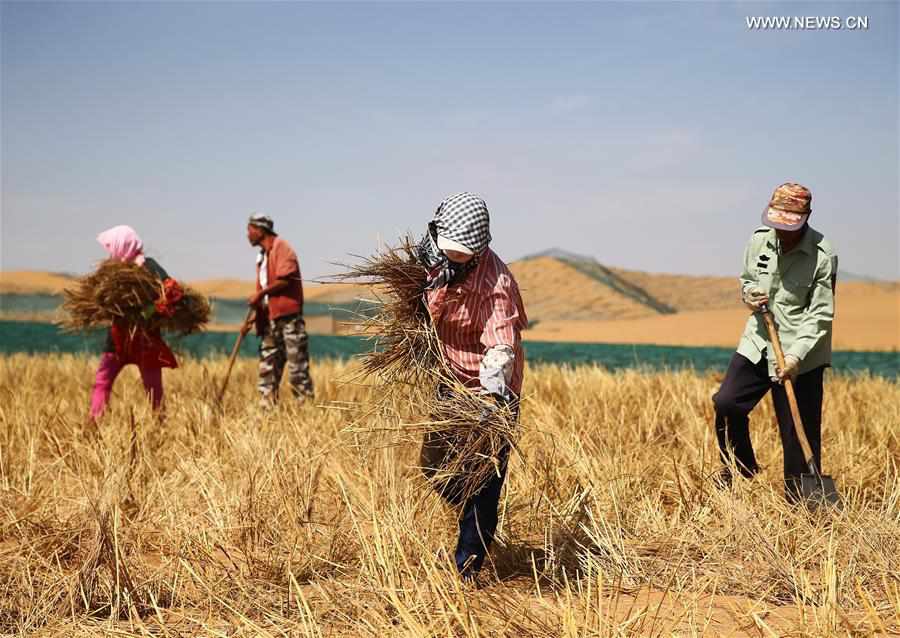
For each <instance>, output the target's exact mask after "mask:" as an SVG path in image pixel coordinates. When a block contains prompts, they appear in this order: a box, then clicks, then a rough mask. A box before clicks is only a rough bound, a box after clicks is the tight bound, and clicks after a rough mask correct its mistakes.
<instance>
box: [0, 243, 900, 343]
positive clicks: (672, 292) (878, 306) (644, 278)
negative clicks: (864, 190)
mask: <svg viewBox="0 0 900 638" xmlns="http://www.w3.org/2000/svg"><path fill="white" fill-rule="evenodd" d="M511 268H512V270H513V272H514V274H515V276H516V278H517V280H518V281H519V285H520V288H521V290H522V295H523V297H524V300H525V307H526V309H527V311H528V316H529V319H531V320H532V321H535V322H536V325H535V328H534V329H532V330H529V331H527V332H526V334H525V337H526V339H531V340H535V341H574V342H583V343H590V342H598V343H653V344H660V345H683V346H723V347H733V346H735V345H736V344H737V341H738V339H739V338H740V334H741V331H742V330H743V326H744V323H745V321H746V317H747V314H746V311H745V310H744V309H743V307H742V306H741V305H739V304H738V303H737V302H736V300H735V292H734V290H735V288H736V279H732V278H723V277H688V276H680V275H658V274H649V273H640V272H636V271H618V270H617V271H615V272H616V273H617V274H619V275H620V276H622V277H624V278H627V279H628V280H629V281H631V282H632V283H634V284H635V285H639V286H641V287H642V288H644V289H645V290H646V291H647V292H649V293H650V294H652V295H653V296H654V297H656V298H658V299H660V300H661V301H663V302H665V303H667V304H668V305H671V306H673V307H677V308H682V309H683V310H682V311H681V312H678V313H677V314H672V315H659V314H656V313H655V312H654V311H653V310H651V309H650V308H648V307H647V306H644V305H641V304H639V303H637V302H636V301H633V300H632V299H629V298H628V297H625V296H624V295H621V294H619V293H617V292H615V291H614V290H612V289H611V288H609V287H607V286H605V285H603V284H602V283H600V282H598V281H596V280H594V279H592V278H590V277H588V276H586V275H583V274H581V273H579V272H577V271H576V270H574V269H573V268H571V267H569V266H567V265H566V264H564V263H563V262H561V261H559V260H556V259H553V258H550V257H542V258H537V259H531V260H527V261H522V262H515V263H513V264H512V266H511ZM67 285H71V279H69V278H68V277H66V276H65V275H58V274H54V273H46V272H34V271H19V272H6V273H2V274H0V292H16V293H22V294H27V293H37V292H46V293H59V292H60V291H61V290H62V289H63V288H64V287H65V286H67ZM191 285H192V286H194V287H196V288H197V289H198V290H200V291H201V292H203V293H204V294H207V295H209V296H215V297H221V298H245V297H246V296H247V295H248V294H249V291H250V290H252V289H253V284H252V282H250V281H243V280H238V279H216V280H206V281H199V282H193V283H192V284H191ZM304 293H305V296H306V299H307V300H309V301H317V302H321V303H344V302H349V301H352V300H354V299H357V298H360V297H368V296H370V295H369V293H368V291H367V290H366V289H365V288H362V287H359V286H350V285H345V284H307V285H306V287H305V290H304ZM8 318H13V317H8ZM307 327H308V329H309V331H310V333H312V334H335V333H338V334H347V333H351V332H353V331H352V330H351V329H349V328H348V327H347V326H342V325H341V322H339V321H334V320H332V319H331V318H330V317H308V318H307ZM210 329H212V330H234V329H235V327H234V326H212V327H211V328H210ZM834 348H835V349H838V350H900V283H898V282H888V283H868V282H840V283H839V284H838V295H837V304H836V319H835V325H834Z"/></svg>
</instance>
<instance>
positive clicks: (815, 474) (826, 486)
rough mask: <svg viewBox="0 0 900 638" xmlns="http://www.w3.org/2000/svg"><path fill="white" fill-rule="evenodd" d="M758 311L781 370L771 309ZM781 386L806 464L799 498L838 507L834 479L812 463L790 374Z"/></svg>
mask: <svg viewBox="0 0 900 638" xmlns="http://www.w3.org/2000/svg"><path fill="white" fill-rule="evenodd" d="M761 311H762V315H763V319H764V320H765V322H766V328H768V330H769V340H770V341H771V342H772V348H774V350H775V361H777V362H778V367H779V368H780V369H782V370H784V350H782V348H781V340H780V339H779V338H778V328H777V327H776V326H775V319H774V318H773V317H772V312H771V311H770V310H769V307H768V306H766V305H764V306H763V307H762V308H761ZM784 390H785V393H786V394H787V399H788V405H790V407H791V417H793V421H794V431H795V432H796V433H797V439H798V440H799V441H800V447H801V448H803V456H804V458H805V459H806V465H807V467H809V474H802V475H801V476H800V493H801V494H802V496H803V500H804V501H805V503H806V506H807V507H809V508H810V509H816V508H817V507H818V506H820V505H833V506H835V507H837V508H840V507H841V496H840V494H838V491H837V487H836V486H835V484H834V479H833V478H831V477H830V476H827V475H823V474H822V473H821V472H819V467H818V465H816V458H815V456H814V455H813V451H812V448H811V447H810V445H809V440H807V438H806V430H805V429H804V428H803V421H802V420H801V419H800V408H799V407H798V406H797V395H796V394H794V382H793V381H792V380H791V378H790V377H785V378H784Z"/></svg>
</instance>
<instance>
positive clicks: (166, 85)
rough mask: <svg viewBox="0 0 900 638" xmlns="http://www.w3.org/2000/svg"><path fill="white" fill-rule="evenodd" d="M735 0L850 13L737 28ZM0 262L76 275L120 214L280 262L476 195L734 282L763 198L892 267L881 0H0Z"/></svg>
mask: <svg viewBox="0 0 900 638" xmlns="http://www.w3.org/2000/svg"><path fill="white" fill-rule="evenodd" d="M748 15H764V16H765V15H771V16H774V15H788V16H794V15H799V16H806V15H828V16H830V15H837V16H841V17H845V16H848V15H865V16H868V17H869V29H868V30H866V31H849V30H840V31H796V30H792V31H777V32H776V31H750V30H748V29H747V26H746V22H745V16H748ZM0 17H2V118H0V123H2V227H0V232H2V256H0V267H2V269H3V270H13V269H41V270H52V271H72V272H84V271H86V270H87V269H89V268H90V267H91V266H92V264H93V263H94V262H95V261H96V260H98V259H99V258H101V257H102V250H101V249H100V247H99V245H98V244H97V243H96V242H95V240H94V237H95V235H96V234H97V233H98V232H100V231H101V230H103V229H105V228H107V227H109V226H112V225H115V224H120V223H127V224H130V225H132V226H134V227H135V228H136V229H137V230H138V231H139V233H140V234H141V235H142V236H143V238H144V241H145V244H146V245H147V247H148V253H150V254H152V255H155V256H157V257H158V258H159V259H160V261H161V262H162V263H163V264H164V265H165V266H166V267H167V268H168V269H169V270H170V271H171V272H172V273H173V274H175V275H176V276H178V277H181V278H185V279H197V278H206V277H243V278H250V277H252V268H253V263H254V253H253V250H252V249H251V248H250V247H249V246H248V245H247V243H246V240H245V222H246V218H247V215H248V214H249V213H250V212H251V211H261V212H265V213H267V214H269V215H271V216H272V217H273V218H274V219H275V223H276V228H277V229H278V230H279V231H280V232H281V234H282V235H283V236H284V237H285V238H287V239H288V240H289V241H290V242H291V243H292V244H293V245H294V246H295V248H296V249H297V252H298V253H299V254H300V259H301V266H302V269H303V271H304V274H305V275H306V276H307V277H310V278H314V277H320V276H322V275H326V274H328V273H330V272H334V270H335V267H334V266H332V265H331V263H332V262H336V261H347V260H348V259H351V257H349V255H351V254H369V253H371V252H372V251H373V250H374V249H375V248H376V246H377V245H378V241H379V240H380V239H383V240H392V239H394V238H395V237H396V236H397V235H398V234H400V233H403V232H405V231H410V230H411V231H414V232H416V233H420V232H421V231H422V229H423V228H424V225H425V223H426V222H427V221H428V219H429V218H430V216H431V214H432V212H433V210H434V207H435V206H436V205H437V203H438V202H439V201H440V200H441V199H442V198H443V197H444V196H446V195H448V194H451V193H454V192H458V191H461V190H470V191H475V192H478V193H480V194H482V195H483V196H484V198H485V200H486V201H487V203H488V206H489V207H490V209H491V212H492V219H493V234H494V238H495V240H494V244H493V245H494V248H495V250H497V252H498V253H499V254H500V255H501V256H502V257H504V258H505V259H507V260H513V259H517V258H519V257H522V256H524V255H527V254H530V253H534V252H538V251H541V250H543V249H546V248H550V247H560V248H564V249H567V250H570V251H574V252H578V253H583V254H588V255H592V256H594V257H596V258H597V259H599V260H600V261H602V262H603V263H606V264H608V265H612V266H621V267H627V268H635V269H641V270H649V271H658V272H676V273H691V274H721V275H737V273H738V272H739V269H740V260H741V251H742V249H743V245H744V243H745V242H746V240H747V238H748V236H749V235H750V233H751V232H752V231H753V229H754V228H755V227H756V226H757V225H758V221H759V215H760V212H761V210H762V208H763V206H764V205H765V203H766V202H767V200H768V197H769V195H770V194H771V191H772V189H773V188H774V187H775V186H777V185H778V184H780V183H781V182H784V181H799V182H801V183H804V184H806V185H807V186H809V187H810V188H811V189H812V191H813V209H814V213H813V217H812V224H813V225H814V226H816V227H817V228H818V229H820V230H822V231H823V232H824V233H825V234H826V235H827V236H828V237H829V238H830V239H832V241H833V243H834V244H835V245H836V246H837V249H838V252H839V254H840V257H841V265H842V268H843V269H845V270H848V271H851V272H854V273H862V274H869V275H875V276H880V277H887V278H898V277H900V262H898V259H900V257H898V252H900V220H898V216H900V213H898V211H900V198H898V179H900V178H898V122H897V120H898V9H897V4H895V3H877V4H867V3H842V4H823V3H816V4H810V3H803V4H789V3H756V2H754V3H700V2H697V3H631V4H624V3H585V4H566V3H557V2H554V3H549V4H536V3H535V4H513V3H503V4H483V3H481V4H442V3H402V4H373V3H367V4H349V3H332V4H311V3H199V2H198V3H182V2H175V3H130V2H123V3H116V4H105V3H83V2H77V3H64V4H52V3H3V5H2V16H0Z"/></svg>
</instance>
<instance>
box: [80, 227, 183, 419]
mask: <svg viewBox="0 0 900 638" xmlns="http://www.w3.org/2000/svg"><path fill="white" fill-rule="evenodd" d="M97 241H98V242H100V245H102V246H103V248H105V249H106V252H107V253H108V254H109V257H110V259H117V260H119V261H124V262H130V263H135V264H137V265H139V266H143V267H144V268H146V269H147V270H149V271H150V272H151V273H153V274H154V275H155V276H156V277H157V278H158V279H159V280H160V281H165V280H166V279H168V277H169V276H168V274H167V273H166V271H165V270H163V268H162V266H160V265H159V264H158V263H157V262H156V260H154V259H151V258H149V257H145V256H144V244H143V242H142V241H141V238H140V237H138V234H137V233H136V232H135V231H134V229H133V228H131V227H130V226H114V227H113V228H110V229H109V230H106V231H103V232H102V233H100V234H99V235H97ZM129 363H133V364H135V365H136V366H137V367H138V370H140V372H141V380H142V381H143V382H144V388H145V389H146V390H147V394H148V395H150V401H151V403H152V404H153V409H154V410H157V411H159V410H160V408H161V407H162V398H163V387H162V369H163V368H176V367H178V363H177V362H176V361H175V355H174V354H172V351H171V350H169V347H168V346H167V345H166V343H165V342H164V341H163V340H162V336H161V335H160V332H159V329H158V328H157V329H155V330H146V329H142V328H138V327H136V326H132V325H129V324H128V323H127V322H125V321H123V320H117V321H115V322H113V325H112V327H111V328H110V330H109V333H108V334H107V338H106V347H105V348H104V349H103V355H102V356H101V357H100V367H99V368H98V369H97V375H96V377H95V378H94V389H93V391H92V393H91V420H93V421H96V420H97V418H99V416H100V415H101V414H103V411H104V410H105V409H106V404H107V403H108V402H109V396H110V394H112V387H113V383H114V382H115V380H116V377H117V376H119V372H121V371H122V368H124V367H125V366H126V365H128V364H129Z"/></svg>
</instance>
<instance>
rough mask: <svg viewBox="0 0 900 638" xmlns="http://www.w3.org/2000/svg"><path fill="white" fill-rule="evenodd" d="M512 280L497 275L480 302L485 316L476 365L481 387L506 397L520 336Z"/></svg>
mask: <svg viewBox="0 0 900 638" xmlns="http://www.w3.org/2000/svg"><path fill="white" fill-rule="evenodd" d="M515 294H516V291H515V283H513V281H512V280H511V279H510V278H509V277H508V276H505V275H503V276H501V277H500V279H499V280H498V282H497V284H496V286H495V287H494V289H493V291H492V292H491V294H490V295H489V296H488V297H487V299H486V300H485V303H484V305H483V306H482V312H483V316H484V317H485V321H484V329H483V331H482V334H481V345H482V346H484V349H485V353H484V356H483V357H482V360H481V364H480V366H479V375H478V376H479V380H480V381H481V386H482V388H483V389H484V390H485V391H486V392H488V393H491V394H497V395H499V396H502V397H504V398H507V399H508V398H510V390H509V388H508V385H509V383H510V381H511V380H512V373H513V368H514V363H515V353H516V349H517V348H518V346H519V344H520V343H521V340H522V335H521V330H520V328H519V326H520V325H521V323H522V321H523V318H522V317H520V315H519V309H518V305H517V304H516V302H515Z"/></svg>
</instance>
